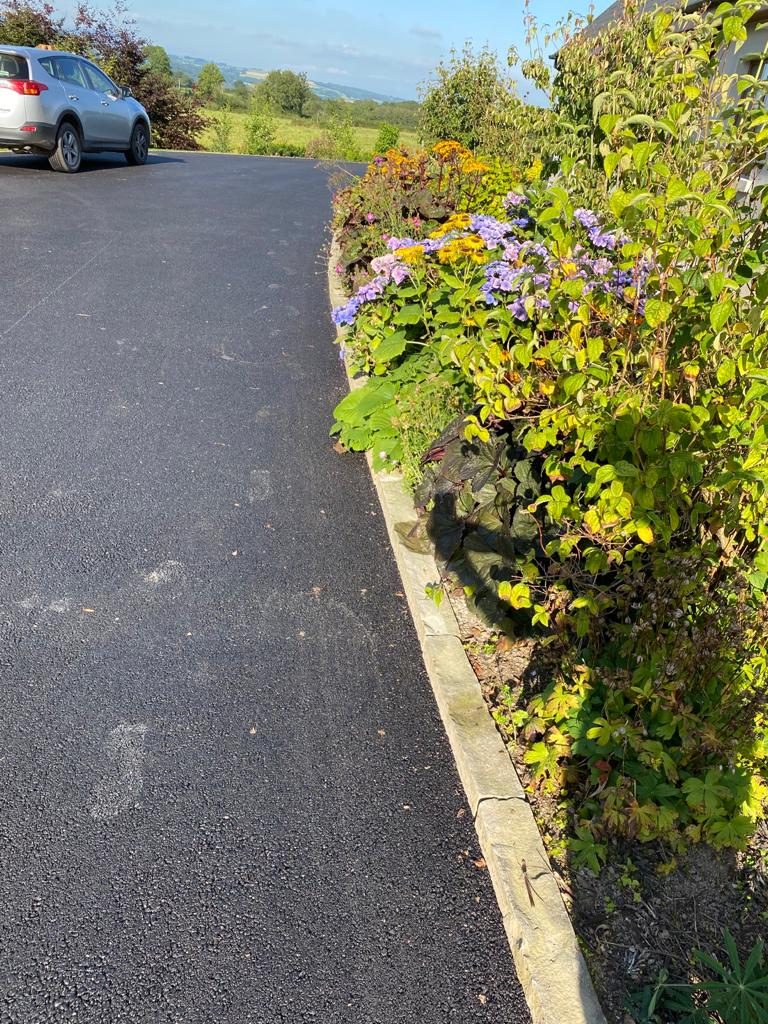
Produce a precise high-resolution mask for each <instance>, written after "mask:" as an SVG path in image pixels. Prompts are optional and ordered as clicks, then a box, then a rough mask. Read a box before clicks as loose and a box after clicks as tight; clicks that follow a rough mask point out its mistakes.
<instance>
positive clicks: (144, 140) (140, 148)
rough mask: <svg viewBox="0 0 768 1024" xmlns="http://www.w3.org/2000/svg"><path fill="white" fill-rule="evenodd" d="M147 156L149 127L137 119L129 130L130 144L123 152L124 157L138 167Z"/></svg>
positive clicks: (145, 160) (144, 161)
mask: <svg viewBox="0 0 768 1024" xmlns="http://www.w3.org/2000/svg"><path fill="white" fill-rule="evenodd" d="M148 156H149V129H148V128H147V126H146V125H145V124H144V122H143V121H137V122H136V124H135V125H134V126H133V131H132V132H131V146H130V149H129V150H128V151H127V152H126V154H125V159H126V160H127V161H128V163H129V164H132V165H133V166H134V167H140V166H141V165H142V164H145V163H146V162H147V157H148Z"/></svg>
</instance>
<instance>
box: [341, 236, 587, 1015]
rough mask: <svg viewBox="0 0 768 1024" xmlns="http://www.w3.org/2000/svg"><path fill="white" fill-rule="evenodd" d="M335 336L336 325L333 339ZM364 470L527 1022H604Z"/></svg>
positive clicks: (492, 751) (505, 778) (532, 835)
mask: <svg viewBox="0 0 768 1024" xmlns="http://www.w3.org/2000/svg"><path fill="white" fill-rule="evenodd" d="M338 259H339V246H338V242H337V239H336V238H335V237H334V238H333V240H332V242H331V249H330V258H329V264H328V283H329V285H328V287H329V293H330V298H331V304H332V305H333V306H340V305H342V304H343V303H344V302H346V301H347V295H346V293H345V292H344V289H343V287H342V285H341V282H340V280H339V275H338V274H337V273H336V272H335V267H336V265H337V263H338ZM344 333H345V332H344V330H343V329H341V330H339V332H338V335H339V338H340V340H341V339H342V338H343V336H344ZM347 377H348V380H349V386H350V389H351V390H354V389H356V388H358V387H360V386H362V384H364V383H365V378H362V377H353V376H352V375H351V373H350V371H349V368H348V367H347ZM368 466H369V468H370V471H371V476H372V477H373V483H374V485H375V487H376V491H377V493H378V496H379V501H380V503H381V509H382V513H383V515H384V520H385V522H386V524H387V531H388V533H389V539H390V542H391V544H392V548H393V550H394V553H395V559H396V561H397V566H398V569H399V570H400V576H401V578H402V582H403V589H404V591H405V594H406V597H407V599H408V604H409V606H410V610H411V615H412V617H413V622H414V625H415V627H416V633H417V635H418V638H419V642H420V644H421V649H422V652H423V655H424V664H425V666H426V669H427V673H428V675H429V679H430V683H431V684H432V689H433V691H434V695H435V700H436V702H437V706H438V709H439V711H440V716H441V718H442V720H443V724H444V726H445V731H446V733H447V734H448V739H449V742H450V744H451V749H452V751H453V755H454V758H455V760H456V766H457V768H458V772H459V777H460V779H461V783H462V785H463V787H464V792H465V794H466V797H467V801H468V803H469V806H470V809H471V811H472V816H473V818H474V822H475V828H476V830H477V835H478V838H479V841H480V847H481V849H482V852H483V857H484V859H485V862H486V864H487V866H488V871H489V873H490V876H491V880H492V882H493V887H494V890H495V893H496V898H497V900H498V903H499V907H500V909H501V912H502V916H503V920H504V928H505V931H506V934H507V938H508V940H509V945H510V948H511V951H512V956H513V958H514V963H515V968H516V969H517V975H518V978H519V979H520V984H521V985H522V987H523V991H524V993H525V997H526V1000H527V1002H528V1006H529V1008H530V1011H531V1016H532V1018H533V1022H534V1024H605V1017H604V1015H603V1012H602V1010H601V1008H600V1004H599V1003H598V1000H597V996H596V994H595V990H594V987H593V985H592V979H591V978H590V976H589V972H588V971H587V966H586V963H585V961H584V957H583V956H582V953H581V950H580V949H579V945H578V941H577V939H576V935H575V933H574V930H573V926H572V925H571V920H570V917H569V916H568V912H567V910H566V908H565V904H564V903H563V900H562V897H561V895H560V889H559V887H558V884H557V881H556V880H555V876H554V875H553V874H552V871H551V869H550V866H549V861H548V859H547V855H546V853H545V851H544V845H543V843H542V840H541V835H540V833H539V829H538V826H537V825H536V821H535V819H534V817H533V811H532V810H531V806H530V804H529V803H528V800H527V798H526V796H525V792H524V790H523V787H522V785H521V783H520V780H519V778H518V776H517V772H516V770H515V767H514V765H513V763H512V761H511V759H510V757H509V754H508V752H507V750H506V747H505V746H504V742H503V740H502V738H501V736H500V734H499V732H498V730H497V728H496V725H495V723H494V721H493V719H492V718H491V715H490V713H489V711H488V706H487V704H486V702H485V699H484V698H483V694H482V691H481V689H480V684H479V682H478V681H477V678H476V676H475V673H474V671H473V669H472V666H471V665H470V663H469V660H468V658H467V655H466V652H465V650H464V645H463V644H462V642H461V636H460V632H459V626H458V622H457V620H456V616H455V615H454V613H453V610H452V608H451V606H450V602H449V601H448V600H444V601H443V602H442V603H441V604H440V606H439V607H436V605H435V603H434V602H433V601H432V600H431V599H430V598H428V597H427V596H426V593H425V588H426V586H427V585H428V584H435V583H436V582H437V581H438V580H439V579H440V572H439V569H438V567H437V563H436V561H435V558H434V555H433V554H432V553H431V552H430V553H428V554H425V553H419V552H416V551H412V550H411V549H410V548H408V547H407V546H406V545H405V544H404V543H403V540H402V538H401V535H400V533H399V532H398V530H397V529H396V527H397V526H398V525H399V526H400V527H401V529H402V526H403V524H407V526H410V525H412V524H414V523H415V522H416V518H417V517H416V511H415V509H414V505H413V500H412V498H411V496H410V495H409V494H408V492H407V490H406V488H405V485H404V483H403V480H402V477H401V476H400V474H398V473H391V472H381V471H377V470H374V468H373V463H372V459H371V455H370V453H368ZM524 866H525V871H524ZM526 875H527V878H528V881H529V882H530V891H529V887H528V885H527V884H526Z"/></svg>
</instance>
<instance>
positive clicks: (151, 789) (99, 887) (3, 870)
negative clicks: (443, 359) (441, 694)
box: [0, 154, 528, 1024]
mask: <svg viewBox="0 0 768 1024" xmlns="http://www.w3.org/2000/svg"><path fill="white" fill-rule="evenodd" d="M327 178H328V175H327V173H325V172H323V171H322V170H320V169H318V168H316V167H315V166H314V165H313V164H312V163H310V162H306V161H287V160H256V159H250V158H237V157H218V156H208V155H202V154H201V155H190V156H185V157H180V156H163V157H156V158H155V159H154V160H153V161H152V163H151V164H150V165H149V166H147V167H145V168H129V167H128V166H127V165H126V164H125V163H124V162H122V161H116V160H108V159H99V160H94V161H91V163H90V164H89V165H88V166H87V168H86V170H85V172H84V173H82V174H80V175H78V176H76V177H65V176H62V175H56V174H53V173H51V172H50V171H48V170H47V168H46V165H45V164H44V163H43V162H41V161H39V160H34V159H27V158H17V157H12V156H10V155H5V156H0V207H1V208H2V211H3V212H2V220H1V221H0V245H1V246H2V257H3V258H2V264H0V297H1V298H2V301H1V302H0V443H1V444H2V457H1V458H0V629H1V630H2V641H1V642H0V665H1V666H2V693H1V695H0V702H1V703H0V784H1V785H0V907H1V908H2V913H0V1022H2V1024H6V1022H13V1024H41V1022H48V1021H56V1022H58V1021H62V1022H64V1021H76V1022H78V1024H102V1022H103V1024H112V1022H121V1024H122V1022H147V1024H149V1022H152V1024H162V1022H171V1021H173V1022H180V1024H250V1022H254V1024H276V1022H291V1024H299V1022H304V1021H317V1022H319V1024H337V1022H350V1024H400V1022H403V1024H406V1022H407V1024H414V1022H419V1024H445V1022H448V1021H454V1020H455V1021H457V1022H462V1024H465V1022H469V1021H483V1022H491V1024H496V1022H524V1021H528V1014H527V1010H526V1009H525V1007H524V1001H523V999H522V996H521V993H520V990H519V988H518V985H517V982H516V979H515V976H514V972H513V968H512V965H511V960H510V955H509V950H508V947H507V944H506V941H505V939H504V936H503V932H502V925H501V920H500V914H499V911H498V908H497V906H496V903H495V900H494V896H493V892H492V889H491V885H490V882H489V879H488V876H487V872H486V871H484V870H483V869H482V866H480V867H478V866H476V865H475V864H474V863H473V860H475V859H476V858H477V857H478V850H477V847H476V841H475V836H474V831H473V828H472V823H471V818H470V815H469V812H468V811H467V810H466V804H465V801H464V799H463V794H462V793H461V790H460V787H459V783H458V779H457V775H456V772H455V769H454V766H453V762H452V758H451V754H450V751H449V749H448V745H447V742H446V739H445V737H444V734H443V730H442V727H441V725H440V722H439V720H438V717H437V714H436V711H435V708H434V705H433V700H432V696H431V693H430V690H429V685H428V682H427V680H426V677H425V675H424V672H423V668H422V665H421V659H420V653H419V648H418V645H417V642H416V638H415V635H414V631H413V629H412V627H411V624H410V621H409V617H408V611H407V607H406V604H405V601H404V598H403V595H402V593H401V590H400V582H399V579H398V576H397V572H396V569H395V566H394V562H393V558H392V556H391V553H390V550H389V547H388V542H387V539H386V535H385V530H384V525H383V522H382V520H381V517H380V515H379V511H378V505H377V502H376V498H375V496H374V493H373V490H372V486H371V483H370V481H369V478H368V475H367V471H366V468H365V464H364V462H363V460H362V459H359V458H355V457H351V456H345V457H341V456H339V455H337V454H335V453H334V451H333V450H332V447H331V444H330V442H329V439H328V429H329V426H330V421H331V410H332V408H333V405H334V403H335V402H336V401H337V400H338V399H339V397H341V395H342V394H343V393H344V388H345V385H344V379H343V375H342V372H341V368H340V366H339V364H338V361H337V356H336V352H335V350H334V346H333V344H332V330H331V326H330V324H329V318H328V308H327V297H326V272H325V265H324V262H323V249H324V245H325V242H326V240H327V235H326V224H327V221H328V216H329V197H330V193H329V187H328V180H327Z"/></svg>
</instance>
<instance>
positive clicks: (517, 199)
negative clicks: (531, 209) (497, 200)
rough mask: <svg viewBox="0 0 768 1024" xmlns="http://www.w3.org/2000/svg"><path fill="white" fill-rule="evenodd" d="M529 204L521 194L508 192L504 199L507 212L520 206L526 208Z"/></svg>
mask: <svg viewBox="0 0 768 1024" xmlns="http://www.w3.org/2000/svg"><path fill="white" fill-rule="evenodd" d="M527 202H528V200H527V199H526V197H525V196H522V195H520V193H519V192H507V194H506V195H505V196H504V198H503V199H502V203H503V205H504V209H505V210H514V209H515V208H516V207H518V206H525V204H526V203H527Z"/></svg>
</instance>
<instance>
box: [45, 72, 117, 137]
mask: <svg viewBox="0 0 768 1024" xmlns="http://www.w3.org/2000/svg"><path fill="white" fill-rule="evenodd" d="M51 66H52V73H53V77H54V78H57V79H58V80H59V81H60V82H61V84H62V85H63V86H64V92H65V93H66V95H67V99H68V100H69V102H70V103H71V104H72V109H73V110H75V111H77V113H78V114H79V116H80V120H81V122H82V125H83V132H84V134H85V139H84V140H83V141H84V144H85V146H86V148H87V147H88V146H89V145H92V144H94V143H100V142H104V141H105V140H104V132H105V130H106V117H105V116H104V108H103V107H102V106H101V97H100V96H99V94H98V93H97V92H96V91H95V90H94V89H92V88H91V85H90V82H89V81H88V79H87V78H86V77H85V64H84V62H83V61H81V60H78V58H77V57H53V58H51Z"/></svg>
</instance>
